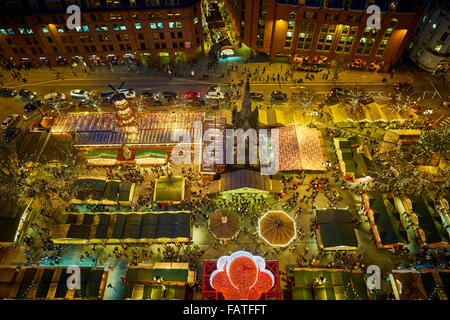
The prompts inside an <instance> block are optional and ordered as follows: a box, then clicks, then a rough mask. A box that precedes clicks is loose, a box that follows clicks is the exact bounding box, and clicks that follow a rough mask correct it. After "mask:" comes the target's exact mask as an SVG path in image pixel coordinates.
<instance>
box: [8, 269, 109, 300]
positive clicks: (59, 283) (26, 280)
mask: <svg viewBox="0 0 450 320" xmlns="http://www.w3.org/2000/svg"><path fill="white" fill-rule="evenodd" d="M0 273H1V274H3V268H0ZM7 274H9V275H10V276H9V277H8V285H7V287H6V288H7V290H3V293H2V295H1V296H0V298H3V299H20V300H23V299H26V300H42V299H48V300H99V299H103V295H104V292H105V288H106V282H107V278H108V271H105V269H104V268H103V267H97V268H95V267H80V289H76V288H74V289H69V288H68V286H67V280H68V278H69V276H70V275H71V273H68V272H67V267H50V266H39V267H26V266H23V267H21V268H20V270H18V271H17V270H16V268H14V269H10V270H9V272H8V273H7Z"/></svg>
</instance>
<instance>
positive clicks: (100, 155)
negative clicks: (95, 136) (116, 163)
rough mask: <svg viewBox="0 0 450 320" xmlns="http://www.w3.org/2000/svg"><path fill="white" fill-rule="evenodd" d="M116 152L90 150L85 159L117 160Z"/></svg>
mask: <svg viewBox="0 0 450 320" xmlns="http://www.w3.org/2000/svg"><path fill="white" fill-rule="evenodd" d="M118 153H119V151H117V150H90V151H88V154H87V159H88V160H89V159H110V160H115V159H117V154H118Z"/></svg>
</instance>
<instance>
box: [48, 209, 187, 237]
mask: <svg viewBox="0 0 450 320" xmlns="http://www.w3.org/2000/svg"><path fill="white" fill-rule="evenodd" d="M62 221H63V222H62V223H61V224H58V225H55V226H54V227H53V228H52V230H51V232H50V239H52V241H53V243H71V244H86V243H119V242H127V243H137V242H188V241H190V239H191V238H192V227H191V216H190V213H189V212H186V211H165V212H121V213H118V214H111V213H107V214H105V213H93V214H91V213H77V214H65V215H64V216H63V220H62Z"/></svg>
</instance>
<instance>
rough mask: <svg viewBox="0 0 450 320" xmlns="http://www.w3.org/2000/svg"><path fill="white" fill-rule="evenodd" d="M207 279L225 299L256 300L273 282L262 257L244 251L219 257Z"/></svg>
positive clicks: (272, 277)
mask: <svg viewBox="0 0 450 320" xmlns="http://www.w3.org/2000/svg"><path fill="white" fill-rule="evenodd" d="M209 281H210V284H211V287H213V288H214V289H215V290H217V291H219V292H221V293H222V294H223V296H224V297H225V299H226V300H258V299H259V298H260V296H261V294H262V293H263V292H267V291H269V290H270V289H271V288H272V287H273V285H274V283H275V279H274V276H273V274H272V272H270V271H268V270H266V262H265V261H264V259H263V258H261V257H259V256H254V255H252V254H251V253H248V252H246V251H237V252H234V253H233V254H232V255H231V256H223V257H220V258H219V260H217V270H215V271H214V272H213V273H212V274H211V277H210V279H209Z"/></svg>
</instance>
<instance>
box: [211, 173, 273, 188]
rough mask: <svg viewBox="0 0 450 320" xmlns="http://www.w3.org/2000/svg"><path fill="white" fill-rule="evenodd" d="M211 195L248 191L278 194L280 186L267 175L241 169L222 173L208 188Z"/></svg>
mask: <svg viewBox="0 0 450 320" xmlns="http://www.w3.org/2000/svg"><path fill="white" fill-rule="evenodd" d="M208 189H209V190H210V192H211V193H216V192H229V191H230V192H231V191H233V192H239V190H241V191H245V192H247V191H249V190H260V191H263V192H280V191H281V186H280V185H279V182H278V181H273V180H271V179H270V177H269V176H267V175H261V174H260V172H258V171H252V170H248V169H241V170H236V171H231V172H227V173H224V174H223V175H222V176H221V178H220V180H215V181H213V183H212V184H211V185H210V186H209V187H208Z"/></svg>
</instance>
